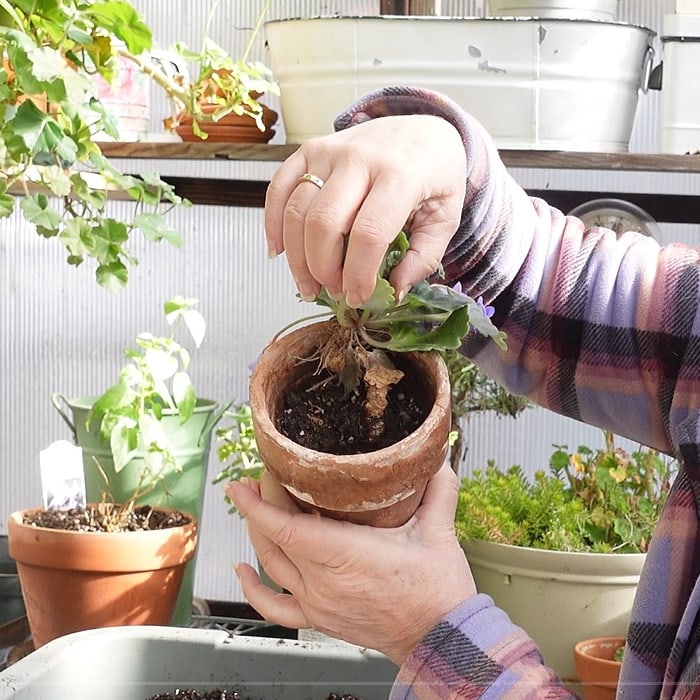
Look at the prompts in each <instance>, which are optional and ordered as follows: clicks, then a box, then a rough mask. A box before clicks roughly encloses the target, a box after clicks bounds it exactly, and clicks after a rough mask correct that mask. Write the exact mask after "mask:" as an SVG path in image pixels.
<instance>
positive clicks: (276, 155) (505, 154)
mask: <svg viewBox="0 0 700 700" xmlns="http://www.w3.org/2000/svg"><path fill="white" fill-rule="evenodd" d="M101 147H102V150H103V152H104V153H105V155H107V156H109V157H111V158H132V159H137V158H138V159H140V158H146V159H166V160H171V159H172V160H177V159H183V160H214V159H218V160H238V161H268V162H275V161H276V162H281V161H283V160H285V159H286V158H287V157H288V156H290V155H291V154H292V153H293V152H294V151H295V150H296V149H297V148H298V146H295V145H270V144H224V143H207V142H202V143H182V142H158V143H146V142H134V143H103V144H101ZM501 157H502V158H503V161H504V163H505V164H506V166H507V167H509V168H539V169H557V170H605V171H617V172H638V173H643V172H647V173H662V172H664V173H700V154H693V155H667V154H661V153H578V152H569V151H516V150H502V151H501ZM164 179H166V180H167V181H168V182H170V183H171V184H172V185H173V186H174V187H175V190H176V192H177V193H178V194H180V195H181V196H183V197H186V198H187V199H189V200H190V201H191V202H193V203H194V204H208V205H214V206H238V207H263V206H265V192H266V190H267V185H268V182H267V181H264V180H250V179H238V180H230V179H222V178H217V177H179V176H170V175H167V176H164ZM528 193H529V194H530V195H532V196H537V197H542V199H545V200H546V201H547V202H549V203H550V204H551V205H552V206H555V207H557V208H558V209H560V210H561V211H563V212H568V211H571V209H573V208H574V207H575V206H577V205H578V204H582V203H583V202H586V201H589V200H591V199H599V198H609V197H613V198H617V199H625V200H627V201H629V202H632V203H634V204H636V205H637V206H639V207H641V208H642V209H644V210H646V211H647V212H648V213H649V214H650V215H651V216H652V217H653V218H654V219H656V221H660V222H667V223H683V224H688V223H689V224H697V223H700V196H696V195H677V194H659V193H656V192H642V193H640V192H590V191H576V190H570V189H567V190H555V189H545V190H534V189H528Z"/></svg>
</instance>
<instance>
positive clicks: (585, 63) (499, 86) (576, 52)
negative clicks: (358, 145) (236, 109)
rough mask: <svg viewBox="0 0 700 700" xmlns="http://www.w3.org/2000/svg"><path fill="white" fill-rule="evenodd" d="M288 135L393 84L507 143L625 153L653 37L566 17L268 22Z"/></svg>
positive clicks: (329, 124)
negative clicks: (424, 91) (423, 91)
mask: <svg viewBox="0 0 700 700" xmlns="http://www.w3.org/2000/svg"><path fill="white" fill-rule="evenodd" d="M265 31H266V35H267V43H268V46H269V52H270V56H269V61H270V64H271V66H272V70H273V73H274V76H275V79H276V80H277V81H278V83H279V85H280V89H281V111H282V118H283V121H284V126H285V129H286V132H287V142H288V143H302V142H303V141H305V140H307V139H308V138H311V137H313V136H318V135H321V134H327V133H330V132H331V131H332V129H333V119H334V117H335V116H336V115H337V114H338V113H339V112H340V111H341V110H343V109H344V108H345V107H347V106H348V105H349V104H350V103H351V102H353V100H355V99H357V98H358V97H360V96H362V95H364V94H365V93H367V92H370V91H371V90H374V89H376V88H380V87H385V86H387V85H417V86H423V87H429V88H433V89H436V90H439V91H441V92H444V93H446V94H447V95H449V96H451V97H452V98H453V99H455V101H456V102H458V103H459V104H460V105H461V106H462V107H464V109H466V110H467V111H469V112H471V113H472V114H473V115H474V116H475V117H476V118H477V119H479V120H480V121H481V122H482V124H484V126H485V127H486V128H487V130H488V131H489V132H490V133H491V135H492V136H493V138H494V140H495V141H496V144H497V145H498V146H499V147H500V148H526V149H527V148H535V149H557V150H559V149H562V150H578V151H626V150H627V149H628V145H629V139H630V135H631V132H632V126H633V123H634V117H635V113H636V109H637V101H638V96H639V91H640V88H641V89H646V82H647V80H648V73H649V71H650V68H651V61H652V54H653V49H652V47H651V42H652V40H653V37H654V36H655V34H654V32H652V31H651V30H649V29H646V28H643V27H638V26H635V25H631V24H625V23H616V22H598V21H586V20H565V19H531V18H517V19H514V18H511V19H505V18H490V19H483V18H456V17H415V16H401V17H313V18H300V19H285V20H276V21H271V22H267V23H266V25H265Z"/></svg>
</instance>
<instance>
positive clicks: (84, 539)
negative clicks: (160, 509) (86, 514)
mask: <svg viewBox="0 0 700 700" xmlns="http://www.w3.org/2000/svg"><path fill="white" fill-rule="evenodd" d="M32 510H40V509H29V510H25V511H17V512H15V513H12V515H10V518H9V521H8V538H9V552H10V556H11V557H12V558H13V559H14V560H15V561H16V562H17V572H18V574H19V580H20V585H21V588H22V595H23V597H24V604H25V607H26V610H27V618H28V619H29V626H30V629H31V634H32V639H33V641H34V646H35V647H40V646H41V645H42V644H45V643H46V642H48V641H50V640H52V639H55V638H57V637H60V636H62V635H64V634H69V633H71V632H78V631H81V630H86V629H95V628H99V627H113V626H121V625H168V624H170V621H171V619H172V617H173V612H174V610H175V602H176V600H177V596H178V592H179V590H180V584H181V583H182V577H183V575H184V572H185V565H186V564H187V562H188V561H189V560H190V559H191V557H192V556H193V554H194V551H195V544H196V540H197V525H196V521H195V519H194V518H193V519H192V521H191V522H190V523H189V524H187V525H183V526H180V527H173V528H167V529H163V530H149V531H143V532H139V531H136V532H70V531H67V530H54V529H50V528H44V527H34V526H32V525H25V524H24V522H23V518H24V515H25V513H28V512H31V511H32ZM164 510H167V509H164Z"/></svg>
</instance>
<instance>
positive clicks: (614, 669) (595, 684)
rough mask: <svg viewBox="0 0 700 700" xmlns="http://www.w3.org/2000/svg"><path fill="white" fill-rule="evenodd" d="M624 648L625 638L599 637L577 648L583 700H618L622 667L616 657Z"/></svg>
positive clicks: (581, 643) (577, 662) (586, 641)
mask: <svg viewBox="0 0 700 700" xmlns="http://www.w3.org/2000/svg"><path fill="white" fill-rule="evenodd" d="M624 644H625V638H624V637H596V638H595V639H586V640H584V641H582V642H579V643H578V644H576V646H575V647H574V660H575V664H576V675H577V676H578V679H579V681H580V682H581V686H582V688H583V697H584V700H615V693H616V692H617V684H618V682H619V680H620V667H621V666H622V664H621V663H620V662H619V661H615V660H614V658H613V657H614V656H615V652H616V651H617V650H618V649H619V648H620V647H622V646H624Z"/></svg>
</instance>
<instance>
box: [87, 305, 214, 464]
mask: <svg viewBox="0 0 700 700" xmlns="http://www.w3.org/2000/svg"><path fill="white" fill-rule="evenodd" d="M197 303H198V301H197V300H196V299H187V298H184V297H181V296H178V297H175V298H173V299H170V300H168V301H166V302H165V303H164V305H163V309H164V312H165V318H166V320H167V322H168V324H169V325H170V326H171V328H172V333H171V334H170V335H167V336H154V335H153V334H152V333H140V334H139V335H138V336H137V337H136V345H137V349H133V348H128V349H126V350H125V351H124V354H125V356H126V357H127V358H128V362H127V363H126V364H125V365H124V367H123V368H122V370H121V371H120V373H119V378H118V380H117V382H116V383H115V384H114V385H113V386H112V387H110V388H109V389H107V391H105V392H104V393H103V394H102V395H101V396H100V397H98V398H97V400H96V401H95V403H94V404H93V406H92V408H91V410H90V412H89V414H88V419H87V420H88V424H89V425H91V424H92V423H93V421H95V422H97V423H98V424H99V426H100V433H101V435H102V437H103V438H104V439H105V440H106V441H108V442H109V445H110V449H111V451H112V456H113V458H114V469H115V471H116V472H120V471H121V470H122V469H123V468H124V467H125V466H126V465H127V464H128V463H129V461H130V460H131V458H132V457H133V456H134V455H135V453H136V451H137V450H145V458H144V468H145V471H146V472H148V473H149V474H150V475H151V476H155V477H157V476H158V475H159V474H161V473H162V472H163V470H164V469H165V468H166V467H173V468H175V469H177V468H178V466H179V465H178V464H177V461H176V459H175V456H174V455H173V452H172V448H171V445H170V443H169V440H168V437H167V435H166V434H165V432H164V430H163V427H162V425H161V423H160V421H161V418H162V417H163V415H164V413H165V412H166V411H169V412H171V413H176V414H178V415H179V417H180V423H181V424H184V423H186V422H187V420H188V419H189V418H190V416H191V415H192V413H193V411H194V409H195V406H196V403H197V398H196V394H195V390H194V387H193V385H192V380H191V378H190V375H189V373H188V369H189V366H190V352H189V351H188V350H187V348H186V347H185V346H184V345H182V344H181V343H180V342H178V341H177V340H176V339H175V334H176V331H177V330H178V328H179V326H180V325H184V326H185V327H186V329H187V330H188V331H189V334H190V336H191V338H192V341H193V343H194V345H195V347H196V348H199V346H200V345H201V343H202V341H203V339H204V334H205V330H206V324H205V321H204V317H203V316H202V314H201V313H200V312H199V311H198V310H197V309H195V308H194V307H195V305H196V304H197Z"/></svg>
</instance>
